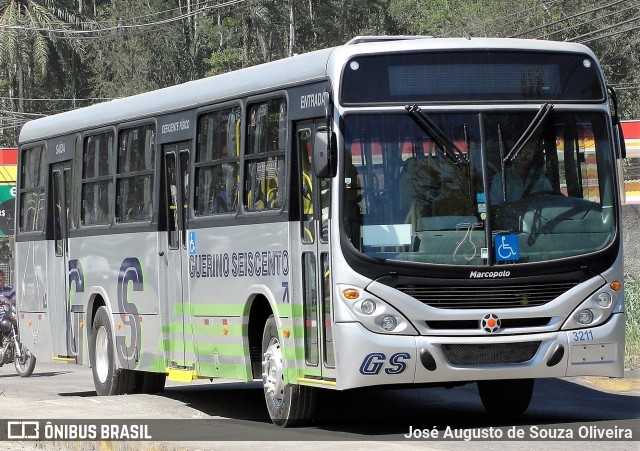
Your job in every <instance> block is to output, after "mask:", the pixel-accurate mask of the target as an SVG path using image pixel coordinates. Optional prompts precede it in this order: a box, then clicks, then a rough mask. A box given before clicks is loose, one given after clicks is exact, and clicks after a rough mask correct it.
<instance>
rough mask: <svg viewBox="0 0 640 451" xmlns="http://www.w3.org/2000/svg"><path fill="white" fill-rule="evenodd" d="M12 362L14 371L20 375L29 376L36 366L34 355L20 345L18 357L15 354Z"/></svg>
mask: <svg viewBox="0 0 640 451" xmlns="http://www.w3.org/2000/svg"><path fill="white" fill-rule="evenodd" d="M13 364H14V365H15V367H16V372H17V373H18V375H20V377H29V376H31V374H32V373H33V370H34V369H35V367H36V356H34V355H33V354H31V351H29V350H28V349H27V348H25V347H24V346H22V344H21V345H20V357H18V356H17V355H16V358H15V360H14V361H13Z"/></svg>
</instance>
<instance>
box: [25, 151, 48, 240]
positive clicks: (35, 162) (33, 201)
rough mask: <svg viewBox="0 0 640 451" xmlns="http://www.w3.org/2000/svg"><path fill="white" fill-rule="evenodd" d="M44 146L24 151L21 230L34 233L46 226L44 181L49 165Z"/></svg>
mask: <svg viewBox="0 0 640 451" xmlns="http://www.w3.org/2000/svg"><path fill="white" fill-rule="evenodd" d="M45 156H46V152H45V148H44V146H42V145H40V146H36V147H32V148H30V149H24V150H23V151H22V168H23V169H22V184H21V186H20V189H21V192H22V194H21V197H20V230H21V231H23V232H32V231H37V230H42V227H43V226H44V180H45V171H46V168H47V165H46V163H45V161H46V160H45Z"/></svg>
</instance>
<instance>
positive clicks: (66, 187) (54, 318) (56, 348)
mask: <svg viewBox="0 0 640 451" xmlns="http://www.w3.org/2000/svg"><path fill="white" fill-rule="evenodd" d="M50 183H51V190H50V193H51V194H50V195H51V202H50V204H49V205H50V206H51V213H52V216H53V238H54V241H53V243H54V249H53V271H52V272H53V280H52V283H51V284H49V286H50V287H52V288H53V289H52V290H51V291H50V292H49V293H47V299H48V300H47V303H48V304H49V321H50V323H51V330H52V336H51V347H52V350H53V360H71V361H75V359H76V356H77V355H78V332H79V331H78V328H77V325H75V324H74V323H75V321H73V316H72V312H71V299H70V293H69V280H68V274H70V273H69V272H68V269H69V226H70V221H71V218H70V203H71V161H64V162H61V163H55V164H52V165H51V173H50ZM50 261H51V260H50ZM62 331H65V332H62Z"/></svg>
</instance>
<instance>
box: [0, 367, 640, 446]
mask: <svg viewBox="0 0 640 451" xmlns="http://www.w3.org/2000/svg"><path fill="white" fill-rule="evenodd" d="M0 412H1V413H0V419H2V420H0V430H1V427H2V426H3V425H5V424H6V422H7V420H16V419H19V420H43V421H41V423H44V422H45V421H46V420H50V421H52V423H54V424H58V423H57V421H58V422H59V420H72V421H71V423H73V424H76V423H77V424H83V425H85V426H84V427H88V426H87V425H94V426H93V427H94V428H100V426H101V425H103V424H111V423H114V422H116V423H117V422H121V423H123V424H124V423H131V424H137V425H141V426H142V425H147V430H146V431H147V432H148V435H151V437H152V439H151V440H150V441H145V442H141V443H137V444H136V445H135V446H133V447H132V448H130V449H140V448H142V449H144V448H145V447H147V448H148V447H152V449H167V450H169V449H177V448H179V449H220V448H224V449H225V450H229V449H248V448H254V447H256V446H259V447H260V449H278V450H282V449H294V448H296V449H315V448H318V447H320V448H322V449H329V448H333V449H344V448H345V447H348V448H349V449H363V450H364V449H366V450H372V449H388V448H389V447H390V446H393V447H400V448H405V447H409V448H415V447H420V448H421V449H424V448H425V447H428V448H432V449H460V448H462V447H464V448H465V449H473V448H474V447H477V449H480V448H482V449H486V448H487V447H488V446H489V445H490V446H489V447H491V448H493V447H495V448H505V447H509V448H512V449H528V448H530V446H528V445H531V442H529V440H531V439H536V438H545V439H555V440H554V441H553V442H549V441H547V442H545V444H544V447H545V449H549V448H553V447H554V446H553V445H557V446H558V447H557V449H562V450H567V449H572V448H573V449H583V448H584V444H585V441H584V440H588V441H593V440H594V439H595V440H597V439H598V437H597V435H598V434H603V433H607V431H610V432H609V433H612V434H614V437H615V435H616V434H623V435H624V434H625V431H627V430H629V431H631V433H632V434H633V438H634V441H626V440H618V441H616V444H615V448H616V449H634V450H635V449H638V440H639V439H640V371H634V372H628V373H627V375H626V377H625V379H618V380H613V379H606V378H571V379H564V380H560V379H542V380H538V381H536V387H535V391H534V395H533V400H532V402H531V406H530V407H529V410H528V411H527V413H526V414H525V415H523V416H522V417H519V418H515V419H514V418H495V417H491V416H489V415H487V414H486V413H485V411H484V409H483V408H482V404H481V402H480V399H479V396H478V394H477V390H476V387H475V384H469V385H465V386H461V387H456V388H452V389H444V388H407V389H387V390H369V389H368V390H357V391H351V392H344V393H338V392H330V391H323V392H321V394H320V399H319V409H318V414H317V420H316V421H315V422H314V423H313V424H312V425H311V426H309V427H305V428H297V429H285V430H283V429H280V428H277V427H275V426H273V425H272V424H271V423H270V421H269V419H268V416H267V413H266V408H265V406H264V400H263V393H262V387H261V384H260V383H257V382H256V383H250V384H245V383H238V382H229V381H214V382H210V381H208V380H205V381H202V380H200V381H196V382H194V383H192V384H181V383H176V382H170V381H169V382H167V387H166V389H165V391H164V392H163V393H162V394H161V395H125V396H113V397H98V396H97V395H96V393H95V390H94V387H93V380H92V376H91V369H90V368H87V367H79V366H76V365H71V364H58V363H55V364H53V363H41V362H38V364H37V365H36V370H35V372H34V374H33V375H32V376H31V377H30V378H20V377H18V375H17V374H16V373H15V371H14V369H13V366H12V365H5V366H4V367H2V368H0ZM158 420H160V421H158ZM67 424H68V422H67ZM416 430H417V432H414V437H413V438H406V437H405V435H407V434H409V432H410V431H416ZM434 430H437V434H438V437H437V439H434V438H433V437H429V438H426V437H424V434H425V431H429V432H428V433H429V434H433V431H434ZM473 431H475V434H476V436H473V433H474V432H473ZM569 431H570V432H569ZM127 432H130V431H127ZM570 433H571V434H572V435H573V439H574V440H567V439H568V435H569V434H570ZM447 434H448V436H447V437H445V435H447ZM465 434H466V435H465ZM509 434H511V435H512V436H513V435H515V436H516V437H515V439H514V437H509V436H508V435H509ZM517 434H520V435H521V437H520V438H518V437H517ZM594 434H595V435H596V436H595V437H594ZM481 435H482V436H481ZM498 435H500V436H498ZM468 437H470V438H471V440H465V438H468ZM98 438H99V437H98ZM130 438H132V437H130ZM133 438H135V436H133ZM622 438H623V439H624V438H625V437H624V436H622ZM443 439H444V440H443ZM481 439H482V440H481ZM576 439H580V440H583V441H576ZM276 442H277V443H276ZM311 442H321V445H317V444H316V445H312V443H311ZM498 442H499V443H498ZM95 443H96V442H93V444H92V442H91V441H90V440H87V441H86V443H83V442H73V446H71V444H72V442H68V441H66V440H63V439H61V440H59V441H57V442H48V443H47V442H39V443H37V444H34V443H31V442H15V443H12V446H11V448H12V449H23V450H31V449H38V450H42V449H43V448H46V447H48V448H49V449H64V448H67V447H70V448H72V449H75V450H90V449H91V450H93V449H105V448H104V443H103V444H102V445H100V447H96V446H97V445H95ZM119 443H120V445H118V446H119V448H110V449H127V448H123V447H122V446H124V445H122V443H123V442H119ZM527 443H528V445H527ZM537 445H542V443H537ZM602 445H606V444H604V443H602ZM0 446H2V444H0ZM20 446H21V447H22V448H20ZM92 446H93V447H92ZM607 446H608V445H607ZM536 447H539V446H536ZM578 447H580V448H578ZM598 447H600V446H598Z"/></svg>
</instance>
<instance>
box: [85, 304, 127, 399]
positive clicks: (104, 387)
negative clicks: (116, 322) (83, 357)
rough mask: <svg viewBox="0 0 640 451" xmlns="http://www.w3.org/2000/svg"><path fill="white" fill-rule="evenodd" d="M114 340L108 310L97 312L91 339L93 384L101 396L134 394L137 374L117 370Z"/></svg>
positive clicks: (103, 309) (103, 308) (101, 308)
mask: <svg viewBox="0 0 640 451" xmlns="http://www.w3.org/2000/svg"><path fill="white" fill-rule="evenodd" d="M114 350H115V346H114V339H113V332H112V329H111V320H110V318H109V312H108V311H107V308H106V307H104V306H102V307H100V308H99V309H98V311H97V312H96V315H95V317H94V319H93V326H92V327H91V337H90V339H89V361H90V363H91V372H92V373H93V384H94V385H95V387H96V392H97V393H98V395H99V396H110V395H124V394H129V393H133V388H134V383H135V373H134V372H133V371H129V370H126V369H124V368H116V361H115V356H114Z"/></svg>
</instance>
